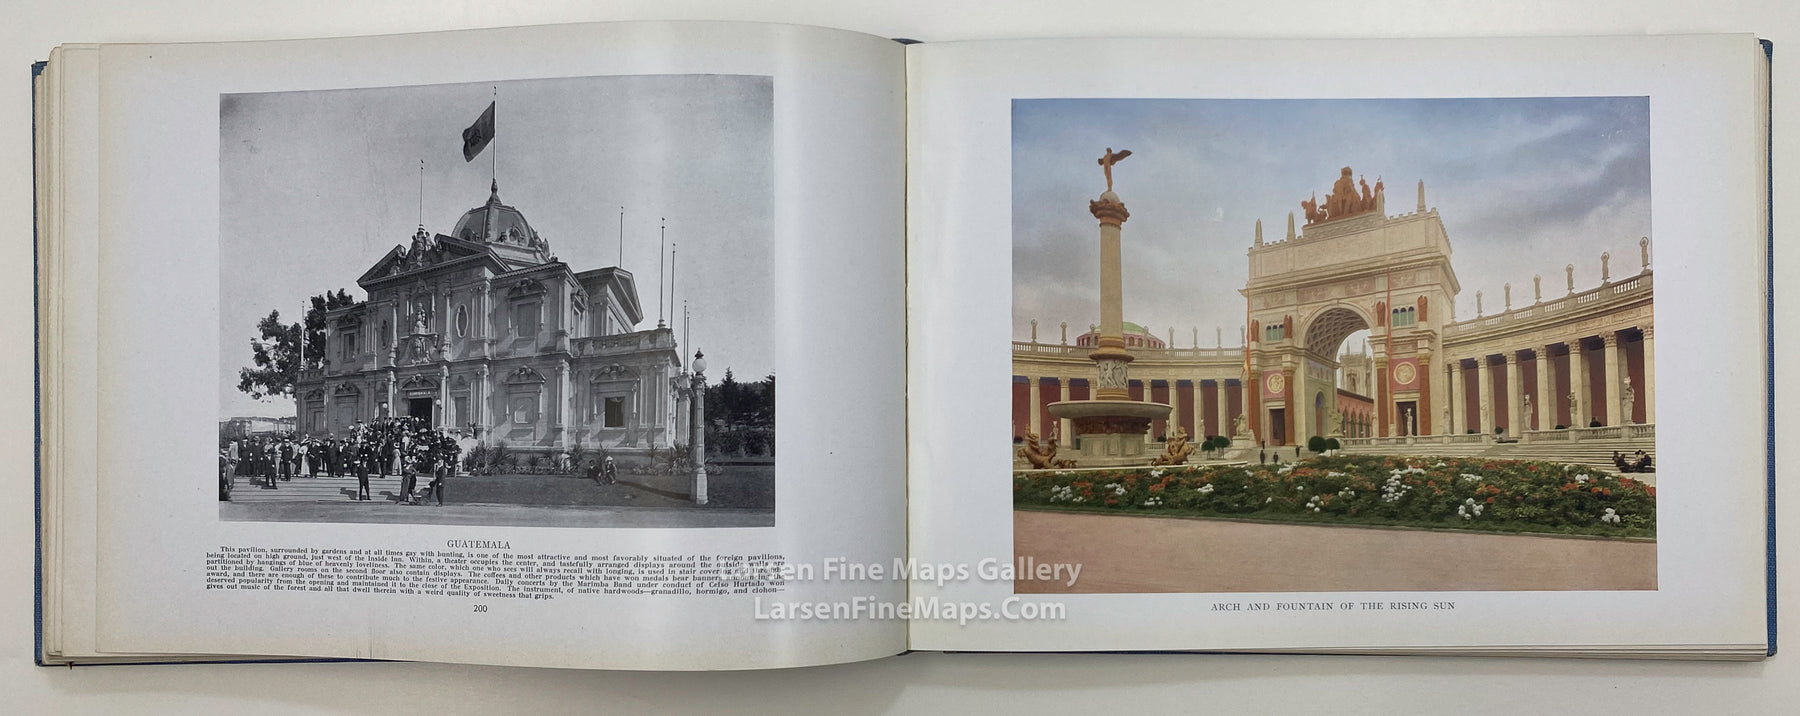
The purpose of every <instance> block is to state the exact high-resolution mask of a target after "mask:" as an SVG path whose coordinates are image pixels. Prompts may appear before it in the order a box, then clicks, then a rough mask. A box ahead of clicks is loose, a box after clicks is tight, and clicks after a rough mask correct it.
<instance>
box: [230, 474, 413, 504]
mask: <svg viewBox="0 0 1800 716" xmlns="http://www.w3.org/2000/svg"><path fill="white" fill-rule="evenodd" d="M254 479H255V482H252V478H248V477H242V476H240V477H238V479H237V485H236V486H235V487H233V488H232V490H231V501H232V502H355V501H356V500H355V497H356V477H355V476H350V477H295V478H293V479H291V480H277V481H276V485H277V487H276V488H275V489H273V490H270V489H267V488H264V487H262V478H254ZM400 479H401V478H400V477H399V476H397V475H389V476H387V477H376V476H374V475H370V476H369V497H370V499H371V500H372V501H384V500H385V501H387V502H394V501H395V495H398V494H399V493H400ZM430 483H431V477H430V476H427V475H421V476H419V479H418V484H417V486H416V487H415V488H414V490H415V491H422V490H424V489H425V486H426V485H428V484H430Z"/></svg>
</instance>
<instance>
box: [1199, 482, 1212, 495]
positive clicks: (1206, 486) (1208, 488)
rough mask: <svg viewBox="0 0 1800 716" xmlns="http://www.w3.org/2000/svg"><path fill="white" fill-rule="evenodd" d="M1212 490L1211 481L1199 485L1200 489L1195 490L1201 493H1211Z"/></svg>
mask: <svg viewBox="0 0 1800 716" xmlns="http://www.w3.org/2000/svg"><path fill="white" fill-rule="evenodd" d="M1212 491H1213V486H1212V483H1210V482H1209V483H1206V484H1204V485H1201V486H1200V489H1199V490H1196V492H1199V493H1200V494H1202V495H1208V494H1212Z"/></svg>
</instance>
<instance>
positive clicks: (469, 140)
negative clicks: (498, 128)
mask: <svg viewBox="0 0 1800 716" xmlns="http://www.w3.org/2000/svg"><path fill="white" fill-rule="evenodd" d="M491 141H494V103H493V102H489V103H488V106H487V110H486V111H484V112H482V113H481V118H480V119H477V120H475V123H474V124H471V125H469V128H468V129H465V130H463V161H465V162H472V161H475V156H476V155H478V154H481V150H483V149H486V148H487V145H488V142H491Z"/></svg>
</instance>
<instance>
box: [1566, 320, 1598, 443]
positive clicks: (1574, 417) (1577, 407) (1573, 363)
mask: <svg viewBox="0 0 1800 716" xmlns="http://www.w3.org/2000/svg"><path fill="white" fill-rule="evenodd" d="M1587 376H1588V371H1587V351H1586V350H1584V349H1583V348H1582V347H1581V339H1580V338H1577V339H1575V340H1572V341H1569V394H1571V395H1573V396H1575V398H1574V400H1573V401H1572V402H1570V403H1569V427H1571V428H1585V427H1587V426H1588V419H1589V418H1592V417H1593V416H1594V415H1595V413H1594V406H1593V405H1590V403H1592V402H1594V401H1593V397H1592V396H1589V395H1588V389H1587Z"/></svg>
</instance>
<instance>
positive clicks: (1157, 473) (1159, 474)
mask: <svg viewBox="0 0 1800 716" xmlns="http://www.w3.org/2000/svg"><path fill="white" fill-rule="evenodd" d="M1150 476H1151V477H1162V476H1163V471H1162V470H1161V469H1160V468H1159V469H1156V470H1151V471H1150Z"/></svg>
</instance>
